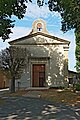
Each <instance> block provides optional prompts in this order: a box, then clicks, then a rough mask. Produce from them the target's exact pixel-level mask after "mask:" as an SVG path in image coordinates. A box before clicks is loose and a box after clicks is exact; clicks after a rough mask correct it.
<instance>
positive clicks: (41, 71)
mask: <svg viewBox="0 0 80 120" xmlns="http://www.w3.org/2000/svg"><path fill="white" fill-rule="evenodd" d="M44 82H45V64H33V66H32V86H33V87H44Z"/></svg>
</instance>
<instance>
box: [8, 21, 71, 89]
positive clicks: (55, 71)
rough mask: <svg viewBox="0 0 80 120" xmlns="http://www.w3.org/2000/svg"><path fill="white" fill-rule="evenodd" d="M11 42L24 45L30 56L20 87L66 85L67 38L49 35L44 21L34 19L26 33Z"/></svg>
mask: <svg viewBox="0 0 80 120" xmlns="http://www.w3.org/2000/svg"><path fill="white" fill-rule="evenodd" d="M9 44H10V45H11V46H16V47H23V48H27V50H28V51H29V54H30V56H28V61H26V65H25V70H24V71H23V74H22V76H21V78H20V79H19V80H16V82H15V83H16V88H17V87H18V82H20V86H19V87H20V88H26V89H27V88H32V87H37V88H40V87H44V88H45V87H60V86H62V87H67V86H68V82H69V81H68V51H69V44H70V42H69V41H68V40H64V39H61V38H58V37H55V36H53V35H50V34H49V32H48V31H47V28H46V22H45V21H44V20H42V19H38V20H35V21H34V22H33V25H32V31H31V32H30V34H29V35H27V36H24V37H22V38H19V39H16V40H13V41H10V42H9Z"/></svg>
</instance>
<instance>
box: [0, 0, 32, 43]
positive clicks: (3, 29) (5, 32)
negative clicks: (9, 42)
mask: <svg viewBox="0 0 80 120" xmlns="http://www.w3.org/2000/svg"><path fill="white" fill-rule="evenodd" d="M29 1H30V2H31V0H29ZM26 2H28V1H27V0H0V37H1V38H2V39H3V40H4V41H5V40H6V39H8V38H9V34H10V33H12V32H11V28H13V27H14V24H13V22H14V21H13V20H11V17H12V15H15V16H16V17H18V19H22V18H23V17H24V14H25V12H26V8H27V6H26V4H25V3H26Z"/></svg>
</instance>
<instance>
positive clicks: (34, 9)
mask: <svg viewBox="0 0 80 120" xmlns="http://www.w3.org/2000/svg"><path fill="white" fill-rule="evenodd" d="M50 15H51V16H52V17H54V16H59V13H58V12H51V11H50V10H49V7H48V6H47V5H44V6H42V7H39V6H38V5H37V4H33V3H28V4H27V12H26V14H25V16H27V17H30V18H48V17H49V16H50Z"/></svg>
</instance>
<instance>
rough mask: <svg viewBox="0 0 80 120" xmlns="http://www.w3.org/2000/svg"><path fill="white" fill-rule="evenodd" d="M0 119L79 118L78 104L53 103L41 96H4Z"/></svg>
mask: <svg viewBox="0 0 80 120" xmlns="http://www.w3.org/2000/svg"><path fill="white" fill-rule="evenodd" d="M4 100H5V102H4V104H2V105H0V120H80V114H79V112H80V106H79V107H78V108H77V107H71V106H68V105H64V104H60V103H53V102H50V101H46V100H42V99H41V98H31V97H27V96H23V97H5V98H4Z"/></svg>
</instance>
